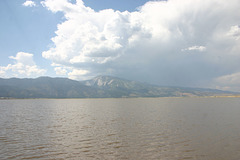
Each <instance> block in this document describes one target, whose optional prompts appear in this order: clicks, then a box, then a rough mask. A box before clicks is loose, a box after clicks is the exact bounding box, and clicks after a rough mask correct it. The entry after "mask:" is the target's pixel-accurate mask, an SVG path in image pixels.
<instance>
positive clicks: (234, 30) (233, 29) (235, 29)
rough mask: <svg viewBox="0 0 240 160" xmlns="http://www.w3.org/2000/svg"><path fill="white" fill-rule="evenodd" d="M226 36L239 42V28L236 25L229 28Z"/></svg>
mask: <svg viewBox="0 0 240 160" xmlns="http://www.w3.org/2000/svg"><path fill="white" fill-rule="evenodd" d="M227 35H229V36H232V37H234V38H236V40H239V39H240V26H238V25H235V26H231V29H230V30H229V32H228V33H227Z"/></svg>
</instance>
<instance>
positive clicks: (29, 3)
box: [22, 0, 36, 7]
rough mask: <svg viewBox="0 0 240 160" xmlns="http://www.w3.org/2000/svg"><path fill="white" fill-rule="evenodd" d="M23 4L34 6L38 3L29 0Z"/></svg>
mask: <svg viewBox="0 0 240 160" xmlns="http://www.w3.org/2000/svg"><path fill="white" fill-rule="evenodd" d="M22 5H23V6H25V7H34V6H36V3H35V2H33V1H30V0H27V1H25V2H24V3H23V4H22Z"/></svg>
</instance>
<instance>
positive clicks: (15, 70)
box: [0, 52, 46, 78]
mask: <svg viewBox="0 0 240 160" xmlns="http://www.w3.org/2000/svg"><path fill="white" fill-rule="evenodd" d="M9 58H10V59H13V60H14V61H15V62H14V64H8V65H7V66H0V76H1V77H5V78H8V77H38V76H41V75H43V74H44V73H46V70H44V69H40V68H39V67H38V66H37V65H36V64H35V62H34V61H33V54H30V53H25V52H18V53H17V55H16V56H15V57H14V56H10V57H9Z"/></svg>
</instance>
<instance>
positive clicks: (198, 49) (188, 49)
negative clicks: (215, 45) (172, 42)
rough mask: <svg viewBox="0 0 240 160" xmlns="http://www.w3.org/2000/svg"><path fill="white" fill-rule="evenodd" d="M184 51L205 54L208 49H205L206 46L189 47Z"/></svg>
mask: <svg viewBox="0 0 240 160" xmlns="http://www.w3.org/2000/svg"><path fill="white" fill-rule="evenodd" d="M182 51H199V52H203V51H206V47H204V46H192V47H188V48H185V49H182Z"/></svg>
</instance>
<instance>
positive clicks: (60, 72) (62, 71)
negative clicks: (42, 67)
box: [54, 67, 67, 75]
mask: <svg viewBox="0 0 240 160" xmlns="http://www.w3.org/2000/svg"><path fill="white" fill-rule="evenodd" d="M54 70H55V72H56V74H57V75H66V74H67V70H66V69H65V68H63V67H55V68H54Z"/></svg>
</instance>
